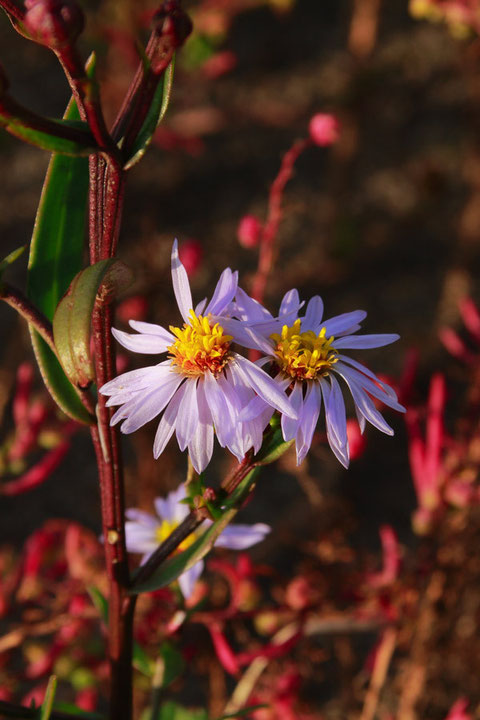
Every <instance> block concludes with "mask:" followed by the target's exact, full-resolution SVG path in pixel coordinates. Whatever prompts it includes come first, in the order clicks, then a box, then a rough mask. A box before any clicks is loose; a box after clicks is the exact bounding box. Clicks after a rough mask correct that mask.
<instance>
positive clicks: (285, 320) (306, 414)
mask: <svg viewBox="0 0 480 720" xmlns="http://www.w3.org/2000/svg"><path fill="white" fill-rule="evenodd" d="M303 305H304V303H301V302H300V299H299V296H298V292H297V290H295V289H294V290H290V291H289V292H288V293H286V295H285V296H284V298H283V300H282V303H281V306H280V311H279V315H278V317H277V318H274V317H273V316H272V315H271V314H270V313H269V312H268V311H267V310H265V308H263V307H262V306H261V305H259V303H257V302H256V301H255V300H253V299H252V298H250V297H249V296H248V295H247V294H246V293H245V292H243V291H242V290H241V289H239V290H238V291H237V295H236V309H235V315H236V317H237V318H238V319H240V320H241V321H242V322H244V323H245V327H246V328H247V333H248V334H250V338H251V341H250V347H251V348H254V349H257V350H260V351H261V352H263V353H264V355H265V357H264V358H263V359H262V361H261V364H262V365H263V366H265V365H266V364H267V363H270V364H271V368H272V374H273V375H274V376H275V379H276V381H277V383H278V385H279V387H281V388H282V389H285V390H287V389H289V392H290V396H289V397H290V401H291V403H292V406H293V408H294V410H295V411H296V413H297V417H296V418H292V417H289V416H287V415H285V414H282V419H281V423H282V431H283V437H284V439H285V440H286V441H289V440H295V445H296V451H297V464H300V463H301V462H302V461H303V459H304V458H305V455H306V454H307V452H308V450H309V449H310V446H311V444H312V438H313V433H314V430H315V427H316V425H317V421H318V418H319V416H320V411H321V407H322V403H323V406H324V412H325V424H326V430H327V439H328V442H329V444H330V447H331V449H332V450H333V452H334V453H335V455H336V457H337V458H338V460H339V461H340V462H341V463H342V465H344V466H345V467H348V464H349V459H350V454H349V447H348V440H347V423H346V410H345V402H344V398H343V394H342V389H341V387H340V384H339V382H338V379H337V378H339V379H340V380H341V381H343V382H344V383H345V384H346V385H347V387H348V389H349V390H350V393H351V395H352V398H353V402H354V405H355V411H356V415H357V419H358V422H359V425H360V429H361V431H362V433H363V431H364V429H365V421H366V420H368V421H369V422H370V423H371V424H372V425H374V426H375V427H376V428H377V429H378V430H381V431H382V432H384V433H387V434H388V435H393V430H392V428H391V427H390V426H389V425H388V423H387V422H386V421H385V419H384V418H383V417H382V415H381V414H380V412H379V411H378V410H377V408H376V407H375V403H374V399H376V400H380V401H381V402H383V403H384V404H385V405H388V407H390V408H393V409H394V410H398V411H399V412H405V408H404V407H402V405H400V404H399V402H398V398H397V396H396V393H395V391H394V390H393V389H392V388H391V387H390V386H389V385H387V383H385V382H383V381H382V380H380V379H379V378H378V377H377V376H376V375H375V374H374V373H373V372H372V371H371V370H369V369H368V368H367V367H365V365H362V364H361V363H359V362H357V361H356V360H354V359H353V358H351V357H349V356H348V355H344V354H343V353H342V350H347V349H348V350H356V349H367V348H377V347H382V346H383V345H388V344H389V343H392V342H395V340H398V338H399V336H398V335H397V334H393V333H391V334H376V335H356V334H355V333H357V331H358V330H359V329H360V327H361V325H360V324H361V322H362V321H363V320H364V319H365V318H366V316H367V313H366V312H364V311H363V310H355V311H353V312H349V313H345V314H343V315H338V316H336V317H333V318H330V319H328V320H325V319H323V302H322V299H321V298H320V297H319V296H318V295H316V296H314V297H312V298H311V300H310V301H309V303H308V305H307V307H306V311H305V312H304V314H302V315H300V311H301V309H302V307H303ZM273 412H274V410H273V408H272V409H271V412H270V416H271V415H272V414H273ZM259 413H260V414H261V416H262V417H265V402H264V401H263V399H262V398H260V397H257V398H255V399H254V400H252V401H251V402H250V404H249V406H248V408H247V409H246V410H245V411H243V414H242V419H244V420H246V419H249V418H250V419H251V418H255V417H257V415H258V414H259Z"/></svg>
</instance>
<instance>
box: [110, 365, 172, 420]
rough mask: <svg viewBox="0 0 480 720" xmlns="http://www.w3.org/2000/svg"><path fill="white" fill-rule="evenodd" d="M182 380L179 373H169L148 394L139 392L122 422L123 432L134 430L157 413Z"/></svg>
mask: <svg viewBox="0 0 480 720" xmlns="http://www.w3.org/2000/svg"><path fill="white" fill-rule="evenodd" d="M182 380H183V378H182V377H181V375H177V374H176V373H171V375H170V376H169V377H168V379H165V380H164V381H163V384H162V385H161V386H160V387H158V388H155V389H154V390H152V391H151V392H149V393H148V394H145V395H144V394H143V393H142V394H140V397H139V398H138V400H137V402H136V404H135V405H134V406H133V407H132V408H131V409H130V412H129V415H128V418H127V419H126V420H125V422H124V423H123V424H122V426H121V428H120V429H121V431H122V432H123V433H125V434H129V433H132V432H135V430H138V428H140V427H142V425H145V424H146V423H147V422H149V421H150V420H152V419H153V418H154V417H156V415H159V414H160V413H161V412H162V410H163V408H164V407H165V406H166V405H167V403H168V402H169V400H170V398H171V397H172V395H173V394H174V393H175V390H176V389H177V388H178V386H179V385H180V383H181V382H182Z"/></svg>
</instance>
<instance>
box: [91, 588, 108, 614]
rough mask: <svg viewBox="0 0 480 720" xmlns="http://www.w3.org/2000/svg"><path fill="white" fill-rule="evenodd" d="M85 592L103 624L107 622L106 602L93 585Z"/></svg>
mask: <svg viewBox="0 0 480 720" xmlns="http://www.w3.org/2000/svg"><path fill="white" fill-rule="evenodd" d="M87 592H88V594H89V595H90V599H91V601H92V603H93V604H94V606H95V608H96V609H97V610H98V614H99V615H100V617H101V618H102V620H103V622H104V623H107V622H108V600H107V598H106V597H105V595H104V594H103V593H102V592H101V591H100V590H99V589H98V588H97V587H95V585H89V586H88V587H87Z"/></svg>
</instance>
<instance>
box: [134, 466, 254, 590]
mask: <svg viewBox="0 0 480 720" xmlns="http://www.w3.org/2000/svg"><path fill="white" fill-rule="evenodd" d="M256 474H257V470H256V469H254V470H252V471H251V472H250V473H249V474H248V475H247V477H245V478H244V479H243V480H242V482H241V483H240V484H239V486H238V487H237V488H236V490H235V491H234V492H233V493H232V495H231V496H230V497H229V498H228V500H227V501H226V502H225V507H226V509H225V511H224V512H223V514H222V516H221V517H220V518H219V519H218V520H216V521H215V522H214V523H212V525H211V526H210V527H209V528H208V530H207V531H206V532H204V533H203V534H202V535H201V536H200V537H199V538H197V540H195V542H194V543H192V545H190V547H189V548H188V549H187V550H184V551H183V552H181V553H178V554H177V555H173V556H172V557H170V558H168V560H166V561H165V562H164V563H162V565H161V566H160V567H159V568H158V570H156V572H154V573H153V575H152V576H151V577H150V578H149V579H148V580H146V581H145V582H144V583H142V584H141V585H139V586H135V580H134V586H133V588H132V590H131V592H132V593H141V592H152V591H153V590H158V589H159V588H162V587H165V585H169V584H170V583H172V582H173V581H174V580H176V579H177V578H179V577H180V575H182V574H183V573H184V572H185V571H186V570H189V569H190V568H191V567H192V566H193V565H195V563H197V562H198V561H199V560H201V559H202V558H203V557H204V556H205V555H206V554H207V553H208V552H210V550H211V549H212V547H213V545H214V544H215V540H216V539H217V538H218V536H219V535H220V533H221V532H223V530H224V529H225V528H226V527H227V525H228V523H229V522H230V521H231V520H233V518H234V517H235V515H236V514H237V512H238V510H239V508H240V506H241V504H242V503H243V500H244V499H245V497H246V496H247V494H248V493H249V492H250V490H251V488H252V485H253V484H254V482H255V478H256Z"/></svg>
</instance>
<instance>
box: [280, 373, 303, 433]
mask: <svg viewBox="0 0 480 720" xmlns="http://www.w3.org/2000/svg"><path fill="white" fill-rule="evenodd" d="M288 399H289V400H290V404H291V406H292V407H293V409H294V410H295V412H296V413H297V416H298V417H297V419H296V420H293V419H292V418H291V417H288V415H282V434H283V439H284V440H285V442H289V441H290V440H293V438H294V437H295V435H296V434H297V431H298V427H299V425H300V418H301V417H302V408H303V382H301V381H300V382H296V383H295V385H294V388H293V390H292V392H291V394H290V396H289V398H288Z"/></svg>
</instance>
